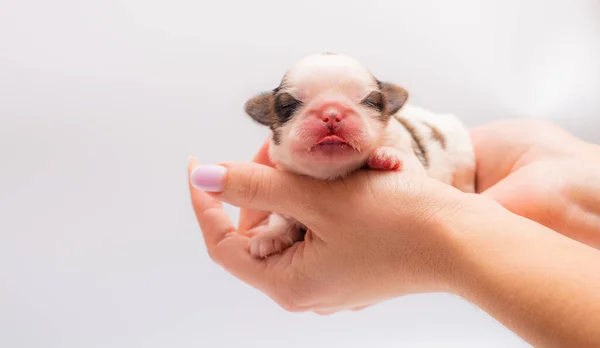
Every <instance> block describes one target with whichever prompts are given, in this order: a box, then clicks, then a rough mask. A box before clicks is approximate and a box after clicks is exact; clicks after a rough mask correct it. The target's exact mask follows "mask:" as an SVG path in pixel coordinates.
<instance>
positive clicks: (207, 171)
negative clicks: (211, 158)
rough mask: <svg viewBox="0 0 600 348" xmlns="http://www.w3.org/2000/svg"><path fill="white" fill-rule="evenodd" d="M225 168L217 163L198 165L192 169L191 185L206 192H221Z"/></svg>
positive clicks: (225, 172)
mask: <svg viewBox="0 0 600 348" xmlns="http://www.w3.org/2000/svg"><path fill="white" fill-rule="evenodd" d="M225 174H227V168H225V167H222V166H218V165H200V166H197V167H196V168H194V170H192V174H191V175H190V182H191V183H192V186H194V187H195V188H197V189H199V190H203V191H206V192H221V190H223V180H224V179H225Z"/></svg>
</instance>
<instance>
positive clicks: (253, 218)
mask: <svg viewBox="0 0 600 348" xmlns="http://www.w3.org/2000/svg"><path fill="white" fill-rule="evenodd" d="M252 161H253V162H255V163H258V164H264V165H267V166H269V167H275V164H273V162H271V159H270V158H269V139H267V140H266V141H265V142H264V143H263V145H262V146H261V148H260V150H258V153H257V154H256V155H255V156H254V158H253V159H252ZM269 214H270V212H267V211H261V210H254V209H247V208H241V209H240V218H239V223H238V230H239V232H240V233H243V234H248V233H247V232H248V231H249V230H250V229H252V228H253V227H255V226H257V225H259V224H261V223H262V222H264V221H265V220H266V219H267V217H268V216H269Z"/></svg>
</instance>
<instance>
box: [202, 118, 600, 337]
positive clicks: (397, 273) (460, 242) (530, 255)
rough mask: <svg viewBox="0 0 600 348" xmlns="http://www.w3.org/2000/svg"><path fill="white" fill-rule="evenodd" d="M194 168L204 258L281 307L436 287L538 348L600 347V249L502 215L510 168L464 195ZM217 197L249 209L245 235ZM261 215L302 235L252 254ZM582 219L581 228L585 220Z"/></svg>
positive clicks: (420, 184) (369, 175)
mask: <svg viewBox="0 0 600 348" xmlns="http://www.w3.org/2000/svg"><path fill="white" fill-rule="evenodd" d="M479 132H483V131H481V130H479ZM482 134H483V133H479V135H475V136H474V139H476V137H477V136H482ZM476 143H477V141H476ZM486 143H490V144H494V142H493V141H489V142H488V141H486ZM478 151H480V150H478ZM590 151H591V150H590ZM592 152H593V151H592ZM478 154H479V152H478ZM503 156H505V157H507V158H508V157H509V156H507V155H506V153H503ZM260 157H261V156H260V153H259V155H258V156H257V161H258V162H260V161H261V158H260ZM514 157H515V158H520V157H518V156H514ZM263 159H264V158H263ZM508 162H509V161H507V163H508ZM516 162H518V161H516ZM516 162H515V163H516ZM539 162H543V161H539ZM533 163H534V164H535V163H536V161H533ZM530 165H531V166H533V165H532V164H530ZM197 166H198V163H197V162H196V161H192V162H191V163H190V175H191V177H192V180H193V181H194V182H195V183H196V184H197V185H198V184H199V183H200V184H201V185H200V186H203V188H209V189H210V191H213V192H210V193H208V192H205V191H201V190H197V189H195V188H194V187H193V186H192V185H190V192H191V194H192V202H193V205H194V208H195V211H196V215H197V217H198V222H199V223H200V227H201V229H202V231H203V233H204V235H205V240H206V243H207V249H208V252H209V254H210V255H211V257H212V259H213V260H214V261H215V262H217V263H218V264H220V265H221V266H223V267H224V268H225V269H227V270H228V271H229V272H231V273H232V274H234V275H235V276H237V277H238V278H240V279H241V280H242V281H245V282H247V283H249V284H251V285H253V286H255V287H256V288H258V289H260V290H261V291H263V292H265V293H266V294H267V295H269V296H270V297H271V298H273V299H274V300H275V301H276V302H277V303H279V304H280V305H281V306H282V307H284V308H286V309H288V310H291V311H309V310H310V311H316V312H320V313H330V312H335V311H338V310H343V309H350V308H360V307H361V306H365V305H370V304H372V303H376V302H380V301H384V300H387V299H390V298H394V297H397V296H401V295H404V294H410V293H422V292H438V291H444V292H451V293H454V294H457V295H459V296H462V297H464V298H465V299H467V300H468V301H471V302H473V303H474V304H476V305H478V306H480V307H481V308H482V309H484V310H486V311H487V312H488V313H490V314H491V315H492V316H494V317H495V318H496V319H498V320H499V321H500V322H502V323H503V324H505V325H506V326H507V327H509V328H510V329H512V330H513V331H515V332H516V333H517V334H519V335H521V336H522V337H523V338H524V339H526V340H528V341H529V342H531V343H532V344H534V345H536V346H537V345H540V346H567V345H568V346H578V347H586V346H597V345H599V344H600V333H598V330H597V328H598V327H600V271H599V270H598V267H594V265H598V264H600V252H598V251H597V250H595V249H593V248H591V247H589V246H586V245H584V244H582V243H579V242H576V241H574V240H572V239H570V238H567V237H565V236H563V235H560V234H558V233H555V232H554V231H552V230H550V229H548V228H546V227H544V226H542V225H540V224H538V223H536V222H534V221H531V220H528V219H525V218H523V217H521V216H518V215H516V214H514V213H512V212H510V211H509V210H508V209H511V207H512V209H511V210H516V208H515V207H518V206H519V205H518V204H516V205H514V203H513V205H512V206H511V205H510V204H507V202H516V201H518V199H521V198H518V199H517V198H515V199H514V200H511V199H507V198H506V197H508V196H510V195H507V194H505V195H500V194H498V193H496V194H498V196H494V197H503V198H504V200H503V201H502V202H501V203H502V204H503V205H504V206H505V207H507V208H508V209H507V208H504V207H503V206H501V205H500V204H498V203H497V202H496V201H494V200H492V199H491V198H490V197H492V195H491V194H490V192H491V193H494V192H493V191H491V188H493V187H495V186H494V181H496V182H503V183H506V182H507V181H506V178H509V177H510V175H508V176H506V175H505V176H504V177H503V176H502V175H496V176H495V177H493V179H489V178H490V176H489V175H491V174H489V173H488V174H486V175H483V176H480V177H479V182H480V185H481V188H482V190H485V189H486V188H487V190H485V191H484V194H482V195H472V194H465V193H462V192H460V191H458V190H456V189H454V188H453V187H451V186H449V185H444V184H442V183H440V182H437V181H435V180H433V179H429V178H423V177H410V176H408V175H406V174H403V173H382V172H373V171H361V172H358V173H356V174H354V175H352V176H350V177H349V178H347V179H344V180H339V181H336V182H321V181H316V180H312V179H309V178H306V177H299V176H295V175H291V174H287V173H283V172H281V171H277V170H274V169H272V168H270V167H269V166H266V165H261V164H256V163H229V164H224V165H223V166H224V168H226V169H218V170H217V171H215V170H214V167H213V169H212V172H213V174H214V173H215V172H219V173H220V174H222V175H224V176H222V177H216V176H214V175H213V177H212V179H213V181H215V182H213V183H212V184H211V185H207V177H206V176H204V177H202V171H203V170H204V171H205V169H206V168H205V167H203V168H204V169H202V168H201V169H200V170H196V171H195V172H194V173H192V170H193V169H194V168H196V167H197ZM490 167H491V166H490ZM497 167H498V168H505V167H504V166H497ZM523 167H525V166H523ZM485 168H486V166H485V165H482V169H485ZM513 172H514V173H517V172H518V171H516V172H515V171H513ZM483 173H487V172H485V171H484V172H483ZM490 173H493V171H491V172H490ZM506 173H511V170H507V171H506ZM521 173H522V172H521ZM550 173H552V172H550ZM478 174H479V173H478ZM511 175H514V174H511ZM502 178H504V180H501V179H502ZM199 179H202V180H199ZM511 180H512V179H511ZM201 181H202V182H201ZM489 183H491V184H489ZM209 186H210V187H209ZM349 187H351V188H352V190H349V189H348V188H349ZM496 187H499V186H496ZM215 191H216V192H215ZM509 191H511V190H509V189H506V190H505V191H503V190H499V191H496V192H500V193H503V192H509ZM557 192H562V191H561V190H559V191H557ZM515 197H519V195H515ZM520 197H522V196H520ZM574 197H575V198H577V197H578V196H577V195H575V196H574ZM221 201H223V202H227V203H230V204H233V205H236V206H240V207H245V208H250V209H252V210H245V216H244V219H243V220H242V222H241V225H243V224H244V223H245V224H246V225H247V226H245V227H244V226H241V227H240V230H243V231H245V232H246V233H239V232H238V231H237V230H236V228H235V227H234V225H233V224H232V222H231V221H230V220H229V218H228V217H227V215H226V214H225V212H224V211H223V210H222V208H221V203H220V202H221ZM540 202H541V203H544V202H545V201H544V200H541V199H540ZM573 204H575V205H576V206H579V205H580V204H581V203H573ZM260 211H277V212H279V213H284V214H289V215H292V216H295V217H296V218H298V219H299V220H300V221H302V222H303V223H304V224H306V225H307V226H308V227H309V229H310V232H309V233H308V235H307V238H306V239H305V241H304V242H302V243H297V244H295V245H294V246H292V247H291V248H290V249H288V250H286V251H285V252H284V253H282V254H281V255H275V256H272V257H269V258H267V259H264V260H260V259H256V258H252V257H251V256H250V254H249V253H248V250H247V246H248V234H251V231H252V229H251V228H248V227H251V225H252V224H253V223H251V222H249V221H252V220H256V221H258V220H260V214H261V213H259V212H260ZM586 214H587V212H586ZM574 221H579V220H577V219H576V218H575V220H574ZM582 221H583V223H582V226H587V218H584V219H582ZM572 231H573V229H565V230H564V231H562V232H563V233H565V235H566V234H567V233H572ZM382 280H385V281H382Z"/></svg>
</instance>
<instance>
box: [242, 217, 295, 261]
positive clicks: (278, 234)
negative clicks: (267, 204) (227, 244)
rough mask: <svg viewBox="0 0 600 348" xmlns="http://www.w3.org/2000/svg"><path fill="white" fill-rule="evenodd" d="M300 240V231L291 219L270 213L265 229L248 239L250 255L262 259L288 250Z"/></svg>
mask: <svg viewBox="0 0 600 348" xmlns="http://www.w3.org/2000/svg"><path fill="white" fill-rule="evenodd" d="M301 239H302V231H300V228H299V226H298V224H297V223H296V222H295V221H294V220H293V219H286V218H285V217H283V216H281V215H279V214H276V213H272V214H271V215H269V220H268V222H267V226H266V228H264V229H262V230H261V231H260V232H259V233H258V234H256V235H255V236H253V237H252V238H250V242H249V248H250V254H252V256H254V257H260V258H264V257H267V256H269V255H272V254H277V253H280V252H282V251H283V250H285V249H287V248H289V247H290V246H291V245H292V244H294V243H295V242H297V241H299V240H301Z"/></svg>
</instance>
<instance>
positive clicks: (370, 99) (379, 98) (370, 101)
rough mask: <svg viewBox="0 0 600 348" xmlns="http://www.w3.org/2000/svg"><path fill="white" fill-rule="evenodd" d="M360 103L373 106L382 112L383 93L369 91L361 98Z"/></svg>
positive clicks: (383, 105)
mask: <svg viewBox="0 0 600 348" xmlns="http://www.w3.org/2000/svg"><path fill="white" fill-rule="evenodd" d="M361 104H363V105H365V106H368V107H370V108H373V109H375V110H377V111H379V112H383V109H384V108H385V102H384V100H383V94H381V92H378V91H373V92H371V93H370V94H369V95H368V96H367V97H366V98H365V99H363V100H362V102H361Z"/></svg>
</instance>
